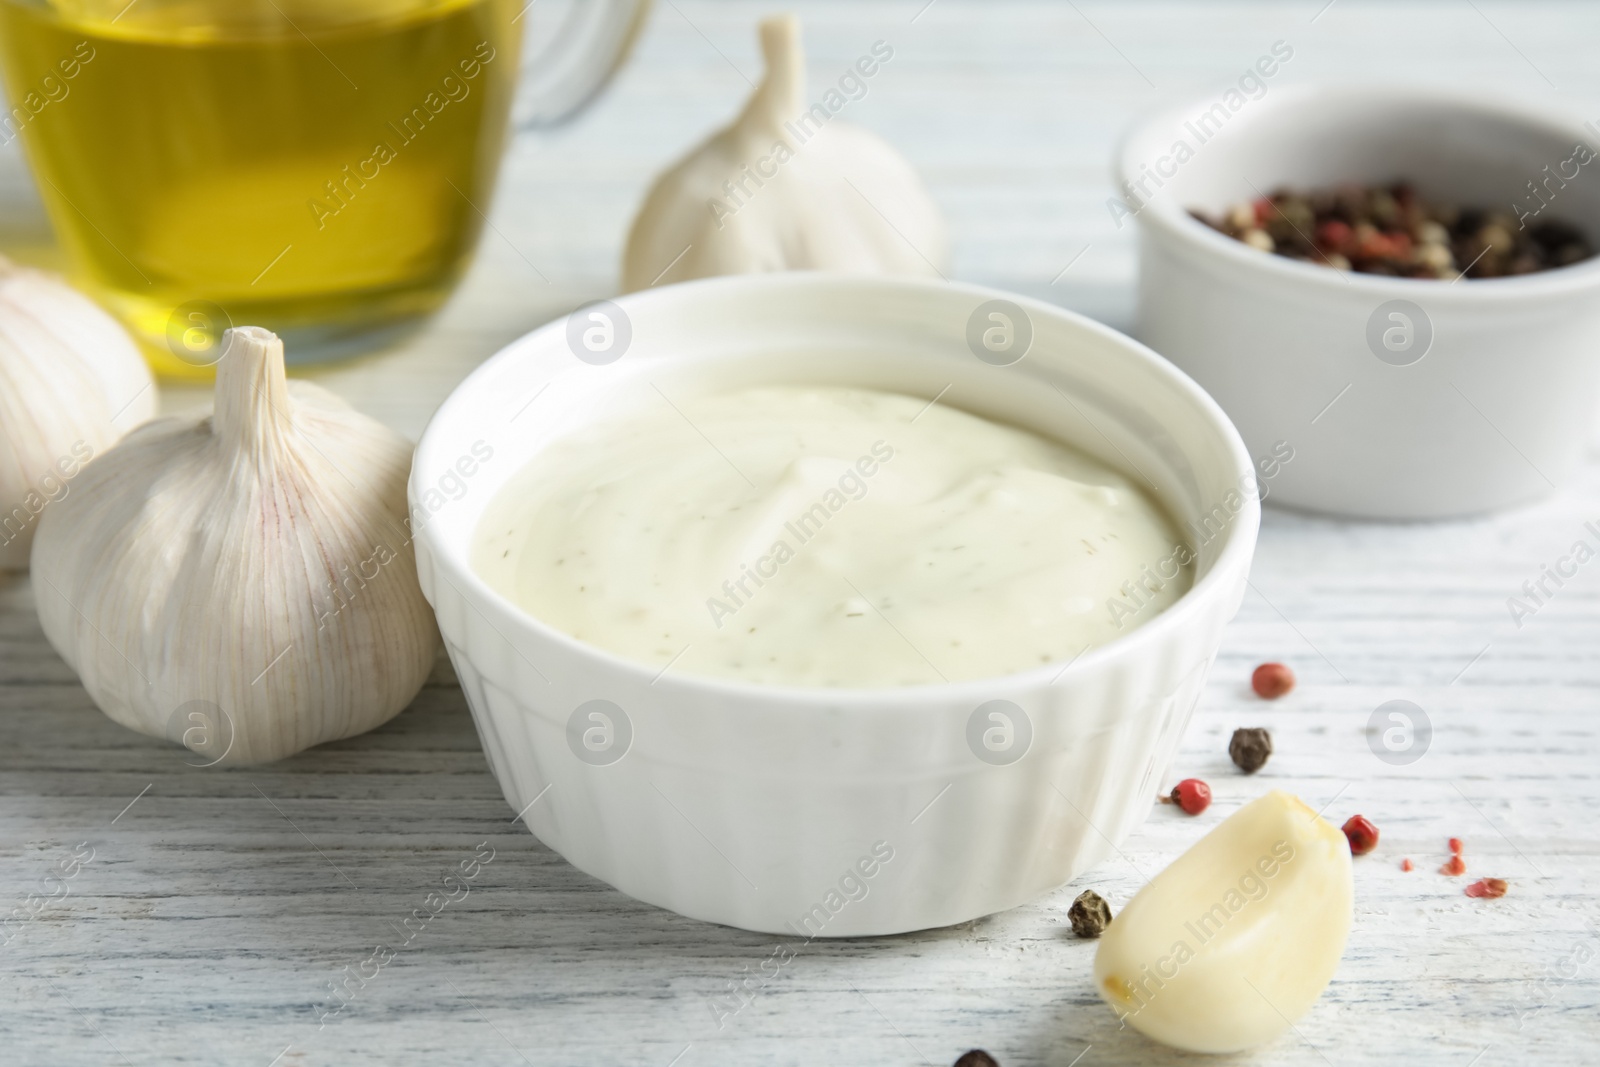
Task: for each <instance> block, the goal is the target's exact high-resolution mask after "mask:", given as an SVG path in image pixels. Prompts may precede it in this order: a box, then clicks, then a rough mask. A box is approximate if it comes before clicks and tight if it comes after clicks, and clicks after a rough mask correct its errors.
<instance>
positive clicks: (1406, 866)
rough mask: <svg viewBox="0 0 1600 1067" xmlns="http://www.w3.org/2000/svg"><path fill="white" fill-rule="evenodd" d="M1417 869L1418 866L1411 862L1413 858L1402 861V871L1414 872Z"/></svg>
mask: <svg viewBox="0 0 1600 1067" xmlns="http://www.w3.org/2000/svg"><path fill="white" fill-rule="evenodd" d="M1416 868H1417V865H1416V864H1415V863H1412V862H1411V858H1410V857H1409V856H1408V857H1407V858H1405V859H1403V860H1401V861H1400V869H1401V870H1402V871H1414V870H1416Z"/></svg>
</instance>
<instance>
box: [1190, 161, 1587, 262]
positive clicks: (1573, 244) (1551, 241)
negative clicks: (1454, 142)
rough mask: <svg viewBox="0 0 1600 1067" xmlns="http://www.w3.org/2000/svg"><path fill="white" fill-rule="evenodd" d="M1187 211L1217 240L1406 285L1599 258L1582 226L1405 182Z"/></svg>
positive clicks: (1289, 193)
mask: <svg viewBox="0 0 1600 1067" xmlns="http://www.w3.org/2000/svg"><path fill="white" fill-rule="evenodd" d="M1189 214H1191V215H1193V216H1194V217H1195V218H1197V219H1199V220H1200V221H1201V222H1203V223H1205V224H1206V225H1207V226H1210V227H1211V228H1212V229H1214V230H1216V231H1217V232H1218V233H1224V234H1227V235H1228V236H1229V237H1233V238H1236V239H1238V240H1240V241H1243V242H1244V243H1245V244H1247V245H1249V246H1250V247H1252V248H1255V249H1258V250H1260V251H1262V252H1272V253H1275V254H1277V255H1280V256H1284V257H1285V258H1288V259H1298V260H1304V261H1305V262H1307V263H1313V264H1317V263H1320V264H1322V265H1323V266H1327V267H1332V268H1333V269H1335V270H1354V271H1357V272H1359V273H1361V274H1384V275H1388V276H1390V277H1398V278H1433V279H1442V280H1444V281H1457V280H1460V279H1462V278H1468V279H1471V278H1505V277H1511V276H1515V275H1519V274H1536V273H1538V272H1539V271H1544V270H1554V269H1556V268H1558V267H1570V266H1572V265H1573V264H1574V263H1581V262H1583V261H1584V260H1586V259H1588V258H1590V257H1591V256H1593V255H1594V246H1593V244H1592V243H1591V241H1590V240H1589V237H1588V235H1587V234H1585V233H1584V232H1583V231H1582V230H1581V229H1579V228H1578V227H1577V226H1574V225H1573V224H1572V223H1570V222H1566V221H1563V220H1562V219H1559V218H1549V219H1539V220H1535V221H1533V222H1532V224H1531V225H1530V224H1529V221H1528V220H1527V219H1526V217H1525V218H1524V219H1523V221H1520V222H1519V221H1517V220H1516V219H1513V218H1512V216H1511V215H1509V214H1506V213H1505V212H1502V211H1494V210H1488V209H1485V208H1482V207H1470V206H1469V207H1463V206H1461V205H1459V204H1451V203H1439V202H1433V201H1429V200H1427V199H1424V198H1423V197H1422V196H1421V195H1420V194H1419V193H1418V192H1417V189H1416V186H1414V185H1412V184H1411V183H1410V182H1406V181H1396V182H1387V183H1385V184H1382V185H1374V186H1366V185H1361V184H1358V183H1355V182H1351V183H1348V184H1345V185H1341V186H1339V187H1337V188H1333V189H1319V190H1314V191H1311V192H1304V193H1302V192H1297V191H1295V190H1290V189H1279V190H1277V191H1276V192H1273V193H1270V194H1268V195H1267V196H1263V197H1257V198H1256V199H1255V200H1254V201H1244V200H1241V201H1239V202H1238V203H1236V204H1231V205H1229V207H1228V209H1227V210H1226V211H1224V212H1222V213H1221V214H1220V215H1217V216H1211V215H1208V214H1206V213H1205V212H1204V211H1200V210H1198V209H1191V210H1190V212H1189Z"/></svg>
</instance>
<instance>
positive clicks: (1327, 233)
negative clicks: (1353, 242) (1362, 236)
mask: <svg viewBox="0 0 1600 1067" xmlns="http://www.w3.org/2000/svg"><path fill="white" fill-rule="evenodd" d="M1350 236H1351V230H1350V224H1349V223H1348V222H1345V221H1343V220H1341V219H1328V220H1326V221H1324V222H1319V223H1317V244H1318V245H1320V246H1321V247H1322V250H1323V251H1325V252H1345V251H1348V249H1349V247H1350Z"/></svg>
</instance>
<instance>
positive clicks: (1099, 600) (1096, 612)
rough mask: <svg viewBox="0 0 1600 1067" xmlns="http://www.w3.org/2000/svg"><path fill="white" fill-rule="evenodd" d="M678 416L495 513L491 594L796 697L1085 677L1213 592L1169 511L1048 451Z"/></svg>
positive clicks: (897, 407)
mask: <svg viewBox="0 0 1600 1067" xmlns="http://www.w3.org/2000/svg"><path fill="white" fill-rule="evenodd" d="M673 403H674V404H675V405H676V410H675V409H674V407H673V406H672V405H669V404H668V403H666V402H665V401H663V402H661V403H660V404H659V405H658V410H657V409H646V410H644V411H643V412H641V413H638V414H634V415H631V416H630V417H628V418H626V419H619V420H613V421H608V422H600V423H596V424H594V425H592V426H590V427H588V428H586V429H584V430H583V431H581V432H579V433H578V434H575V435H573V436H570V437H567V438H564V439H562V440H559V441H557V442H555V443H554V444H553V445H551V446H549V447H548V448H546V449H544V450H543V451H541V452H539V453H538V454H537V455H536V456H535V458H534V459H533V461H532V462H531V463H530V464H529V465H528V466H527V467H526V468H525V469H524V470H522V471H520V472H518V473H517V474H516V475H515V476H514V477H513V478H512V479H511V481H510V482H508V483H507V485H506V486H505V487H504V488H503V489H502V490H501V491H500V492H499V493H498V494H497V495H496V496H495V498H494V499H493V500H492V501H491V502H490V504H489V506H488V507H487V509H486V510H485V512H484V516H483V518H482V520H481V521H480V524H479V526H478V529H477V531H476V536H475V543H474V545H473V566H474V569H476V571H477V572H478V574H479V575H480V576H481V577H482V578H483V579H484V580H485V581H486V582H487V583H488V584H489V585H490V586H491V587H492V588H494V589H495V590H497V591H498V592H500V593H501V594H502V595H504V596H506V597H507V598H509V599H510V600H512V601H513V602H515V603H516V604H517V605H519V606H520V607H522V608H523V609H524V610H526V611H527V612H529V613H530V614H532V615H534V616H535V617H537V618H539V619H541V620H543V621H544V622H546V623H548V624H549V625H551V626H553V627H555V628H557V629H559V630H563V631H565V632H567V633H569V634H571V635H572V636H574V637H577V638H579V639H581V640H583V641H587V642H589V643H591V644H594V645H598V646H600V647H601V648H604V649H608V650H610V651H612V652H614V653H616V654H618V655H620V656H625V657H628V658H630V659H633V660H637V661H639V662H641V663H645V664H649V665H651V666H653V667H656V668H662V667H666V666H667V665H668V664H669V663H670V664H671V666H670V669H671V670H672V671H675V672H677V671H681V672H684V673H690V674H700V675H714V676H717V677H722V678H732V679H738V680H741V681H747V682H759V683H768V684H775V685H795V686H897V685H918V684H926V683H937V682H941V681H960V680H965V679H973V678H984V677H992V676H996V675H1002V674H1009V673H1012V672H1015V671H1020V670H1024V669H1027V668H1030V667H1037V666H1039V665H1040V664H1045V663H1056V662H1060V663H1065V662H1067V661H1069V660H1071V659H1072V658H1073V657H1075V656H1077V655H1078V654H1080V653H1081V652H1082V651H1083V650H1085V649H1086V648H1089V647H1093V646H1095V645H1098V644H1102V643H1104V642H1106V641H1108V640H1110V639H1112V638H1114V637H1117V636H1119V635H1121V634H1124V633H1127V632H1129V631H1131V630H1132V629H1133V628H1135V627H1136V626H1138V625H1139V624H1141V623H1143V622H1145V621H1148V620H1149V619H1150V618H1151V617H1152V616H1154V615H1155V614H1156V613H1157V612H1159V611H1160V610H1161V609H1162V608H1165V607H1166V606H1167V605H1169V604H1171V603H1172V602H1173V601H1174V600H1176V599H1177V598H1178V597H1179V596H1180V595H1182V593H1183V592H1184V591H1185V590H1186V589H1187V588H1188V587H1189V584H1190V582H1191V567H1192V563H1190V562H1189V560H1188V552H1187V549H1183V550H1182V551H1180V552H1179V553H1178V555H1177V557H1176V560H1175V558H1174V547H1175V546H1177V545H1179V541H1178V540H1177V537H1176V531H1175V529H1174V527H1173V525H1172V523H1171V521H1170V520H1169V519H1168V518H1167V517H1166V515H1165V514H1164V513H1163V512H1162V511H1161V510H1160V508H1159V507H1157V506H1156V504H1155V503H1154V502H1153V501H1152V500H1151V499H1150V497H1149V496H1147V495H1146V494H1145V493H1144V492H1143V491H1141V490H1140V489H1139V488H1138V487H1137V486H1135V485H1133V484H1132V483H1131V482H1130V481H1129V480H1128V479H1127V478H1125V477H1123V476H1122V475H1121V474H1119V473H1117V472H1116V471H1114V470H1112V469H1110V468H1109V467H1107V466H1105V465H1104V464H1102V463H1100V462H1099V461H1098V460H1095V459H1093V458H1091V457H1090V456H1088V455H1086V454H1084V453H1082V452H1079V451H1077V450H1075V449H1072V448H1069V447H1066V446H1064V445H1061V444H1058V443H1056V442H1054V441H1050V440H1047V439H1045V438H1043V437H1040V436H1038V435H1036V434H1033V433H1029V432H1027V431H1024V430H1020V429H1017V428H1015V427H1011V426H1005V425H1001V424H999V423H995V422H991V421H989V420H987V419H983V418H979V417H977V416H974V415H969V414H966V413H965V412H962V411H958V410H955V409H953V408H950V407H947V406H945V404H944V403H937V404H934V405H932V406H931V407H930V406H929V403H928V400H927V399H923V398H916V397H909V396H900V395H895V394H891V393H879V392H871V391H867V390H860V389H844V388H831V387H813V386H775V387H763V388H756V389H745V390H740V391H737V392H729V393H722V394H715V395H709V396H701V397H696V398H674V401H673ZM1163 561H1166V566H1165V567H1164V568H1163V569H1164V570H1165V571H1166V576H1164V577H1157V576H1156V573H1155V568H1156V567H1157V566H1158V564H1161V563H1162V562H1163ZM1180 562H1181V563H1182V564H1184V565H1183V566H1178V565H1177V563H1180ZM1174 572H1175V573H1174ZM1129 590H1132V593H1131V594H1130V593H1129Z"/></svg>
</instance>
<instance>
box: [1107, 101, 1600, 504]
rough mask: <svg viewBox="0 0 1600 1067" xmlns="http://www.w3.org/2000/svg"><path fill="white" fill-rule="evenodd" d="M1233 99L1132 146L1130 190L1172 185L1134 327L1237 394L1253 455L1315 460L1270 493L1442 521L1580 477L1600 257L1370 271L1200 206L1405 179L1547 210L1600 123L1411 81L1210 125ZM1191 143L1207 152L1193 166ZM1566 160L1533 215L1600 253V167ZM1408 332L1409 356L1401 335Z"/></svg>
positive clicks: (1230, 406)
mask: <svg viewBox="0 0 1600 1067" xmlns="http://www.w3.org/2000/svg"><path fill="white" fill-rule="evenodd" d="M1216 102H1217V101H1216V100H1207V101H1204V102H1202V103H1195V104H1190V105H1187V106H1185V107H1180V108H1176V109H1174V110H1172V111H1169V112H1166V113H1164V114H1162V115H1159V116H1157V117H1155V118H1153V119H1150V120H1149V121H1147V122H1144V123H1143V124H1141V125H1140V126H1138V127H1137V128H1136V129H1135V130H1134V131H1133V132H1132V133H1131V134H1130V135H1129V136H1128V137H1127V138H1126V139H1125V140H1124V142H1123V144H1122V146H1121V147H1120V149H1119V150H1118V153H1117V175H1116V177H1117V181H1118V184H1119V185H1121V183H1122V182H1123V181H1135V180H1138V179H1140V178H1144V181H1145V186H1144V188H1145V189H1146V190H1147V191H1149V192H1151V193H1152V195H1151V196H1150V197H1149V198H1148V199H1147V200H1144V201H1143V206H1142V208H1141V209H1140V210H1139V211H1138V213H1137V219H1138V223H1139V233H1140V242H1139V249H1140V264H1139V310H1138V317H1137V323H1136V326H1135V328H1134V333H1135V335H1136V336H1138V337H1139V339H1140V340H1142V341H1144V342H1145V343H1146V344H1148V345H1150V346H1151V347H1152V348H1154V349H1155V350H1156V351H1158V352H1160V353H1161V354H1162V355H1164V356H1166V357H1167V358H1169V359H1171V360H1172V361H1173V362H1174V363H1176V364H1177V365H1178V366H1179V367H1181V368H1183V369H1184V370H1185V371H1187V372H1188V373H1189V374H1190V375H1192V376H1193V377H1194V379H1195V380H1196V381H1197V382H1199V383H1200V384H1201V385H1202V386H1204V387H1205V388H1206V390H1207V391H1209V392H1210V393H1211V395H1212V396H1214V397H1215V398H1216V400H1217V402H1218V403H1219V404H1221V405H1222V407H1223V409H1224V410H1225V411H1227V413H1228V414H1229V415H1230V416H1231V417H1232V418H1233V420H1234V422H1235V423H1236V424H1237V425H1238V427H1239V431H1240V433H1241V434H1242V435H1243V436H1244V440H1245V443H1246V445H1248V446H1249V449H1250V452H1251V454H1252V455H1253V456H1256V457H1257V458H1258V459H1259V458H1262V457H1264V456H1266V455H1267V454H1269V453H1270V452H1271V451H1272V450H1273V448H1274V446H1278V447H1279V450H1280V452H1284V451H1287V450H1292V451H1293V456H1294V458H1293V460H1292V462H1290V463H1288V464H1287V465H1285V466H1284V467H1283V469H1282V471H1281V472H1280V473H1279V475H1278V476H1277V477H1276V478H1274V480H1273V481H1272V484H1271V497H1270V499H1272V500H1275V501H1277V502H1280V503H1283V504H1288V505H1291V506H1296V507H1301V508H1307V509H1312V510H1318V511H1327V512H1333V513H1338V514H1344V515H1352V516H1362V517H1371V518H1393V519H1416V518H1439V517H1446V516H1454V515H1462V514H1468V513H1473V512H1481V511H1487V510H1491V509H1496V508H1502V507H1506V506H1509V505H1513V504H1518V503H1522V502H1525V501H1530V500H1533V499H1535V498H1537V497H1540V496H1542V495H1544V494H1546V493H1548V492H1550V491H1551V490H1552V489H1553V488H1554V487H1556V486H1557V485H1559V484H1560V483H1561V482H1562V480H1563V479H1564V478H1565V477H1566V476H1567V475H1568V474H1569V473H1570V472H1571V471H1572V470H1573V468H1574V466H1575V465H1576V463H1577V462H1578V459H1579V455H1580V452H1581V450H1582V448H1583V446H1584V443H1585V441H1586V440H1587V434H1588V426H1589V420H1590V418H1591V417H1592V415H1593V412H1594V409H1595V400H1596V392H1597V388H1600V359H1597V352H1596V348H1597V346H1600V260H1588V261H1586V262H1584V263H1581V264H1579V265H1576V266H1572V267H1567V268H1563V269H1559V270H1553V271H1547V272H1544V273H1540V274H1533V275H1524V276H1521V277H1513V278H1499V279H1486V280H1461V281H1459V282H1444V281H1431V280H1418V279H1408V278H1388V277H1381V276H1375V275H1367V274H1354V273H1349V272H1344V271H1336V270H1333V269H1331V268H1328V267H1325V266H1322V265H1320V264H1309V263H1302V262H1297V261H1293V260H1289V259H1286V258H1284V257H1281V256H1275V255H1269V254H1266V253H1262V252H1258V251H1256V250H1255V249H1253V248H1249V247H1247V246H1245V245H1243V244H1242V243H1240V242H1238V241H1235V240H1232V239H1231V238H1228V237H1225V236H1223V235H1222V234H1219V233H1216V232H1215V231H1213V230H1211V229H1209V228H1208V227H1206V226H1205V225H1203V224H1202V223H1200V222H1197V221H1196V220H1194V219H1193V218H1190V217H1189V216H1188V214H1187V210H1188V209H1189V208H1201V209H1204V210H1206V211H1208V212H1217V211H1219V210H1220V209H1222V208H1224V207H1225V206H1226V205H1228V204H1230V203H1235V202H1238V201H1241V200H1253V199H1255V198H1256V197H1257V196H1258V195H1264V194H1267V193H1270V192H1271V191H1273V190H1274V189H1276V188H1278V187H1279V186H1285V185H1287V186H1290V187H1293V188H1298V189H1311V188H1321V187H1326V186H1329V185H1333V184H1335V183H1337V182H1340V181H1357V182H1388V181H1393V180H1396V179H1401V178H1405V179H1410V180H1411V181H1413V182H1414V183H1415V184H1416V185H1417V187H1418V189H1419V190H1420V191H1421V192H1422V194H1423V195H1424V196H1428V197H1437V198H1441V199H1445V200H1451V201H1454V202H1455V203H1458V204H1462V205H1472V206H1479V207H1485V208H1490V209H1498V210H1500V211H1504V212H1507V213H1508V214H1509V213H1512V208H1513V205H1516V204H1524V205H1526V206H1528V207H1534V206H1537V205H1538V203H1539V201H1538V200H1535V199H1534V198H1533V197H1532V194H1531V192H1530V187H1529V184H1528V183H1529V182H1536V181H1541V180H1544V179H1545V178H1546V177H1547V175H1546V173H1545V172H1544V171H1543V168H1544V167H1545V166H1547V165H1548V166H1550V167H1551V168H1552V170H1553V171H1554V170H1556V168H1558V167H1559V166H1560V165H1561V164H1562V163H1563V162H1564V161H1568V160H1569V159H1572V158H1573V149H1574V147H1575V146H1576V145H1578V144H1585V145H1587V146H1589V147H1591V148H1592V149H1594V150H1596V151H1600V131H1597V130H1595V129H1593V128H1592V127H1591V128H1585V126H1584V124H1583V123H1582V121H1581V120H1579V119H1577V118H1571V119H1569V118H1564V117H1562V115H1561V114H1560V113H1559V112H1557V111H1553V110H1551V109H1550V108H1549V107H1547V106H1543V105H1535V104H1529V103H1516V102H1511V101H1507V100H1506V99H1504V98H1503V96H1499V95H1496V96H1492V97H1491V96H1488V95H1478V94H1473V93H1461V92H1447V91H1443V90H1434V89H1420V88H1405V87H1398V86H1378V87H1372V86H1364V87H1354V86H1352V87H1338V88H1335V87H1319V86H1298V87H1286V88H1279V89H1271V90H1270V91H1268V92H1267V93H1266V94H1265V95H1264V96H1262V97H1261V98H1260V99H1256V100H1247V101H1245V103H1244V104H1243V106H1242V107H1240V108H1239V109H1238V110H1237V112H1228V110H1227V108H1226V107H1225V106H1222V105H1219V106H1222V114H1223V116H1225V117H1224V118H1218V117H1215V116H1214V117H1212V118H1211V119H1210V120H1209V121H1208V123H1207V125H1206V126H1205V127H1204V128H1201V127H1199V126H1198V125H1197V121H1198V119H1199V117H1200V116H1201V115H1202V113H1203V112H1205V110H1206V108H1207V107H1209V106H1210V105H1212V104H1214V103H1216ZM1197 131H1198V132H1197ZM1208 132H1209V133H1210V136H1209V138H1208V139H1207V140H1206V141H1205V143H1203V144H1201V143H1199V136H1200V135H1202V134H1206V133H1208ZM1180 140H1182V141H1184V142H1185V143H1186V144H1187V145H1188V146H1189V147H1190V149H1191V150H1192V152H1193V155H1192V158H1188V159H1187V160H1185V161H1184V162H1182V163H1181V164H1180V163H1178V162H1177V155H1178V154H1181V153H1175V152H1174V149H1175V148H1176V145H1177V142H1178V141H1180ZM1152 169H1154V170H1158V171H1159V173H1158V175H1157V179H1152V178H1149V177H1147V174H1148V171H1149V170H1152ZM1566 169H1567V170H1568V172H1569V173H1572V172H1574V171H1575V172H1576V175H1577V176H1576V177H1575V178H1574V179H1572V180H1568V181H1566V182H1565V187H1561V186H1559V185H1557V184H1556V182H1552V183H1551V185H1550V186H1549V188H1550V190H1551V194H1552V195H1551V197H1550V203H1549V206H1548V207H1546V208H1545V209H1544V211H1543V214H1541V215H1539V216H1537V217H1536V218H1534V219H1531V220H1530V223H1531V222H1535V221H1542V220H1544V219H1549V218H1560V219H1563V220H1565V221H1567V222H1571V223H1576V224H1578V225H1579V226H1581V227H1583V228H1584V229H1585V230H1586V231H1587V233H1588V235H1589V238H1590V240H1591V241H1594V242H1596V243H1597V245H1600V173H1594V172H1596V171H1600V159H1596V160H1594V161H1592V162H1589V163H1588V164H1587V165H1580V164H1576V163H1570V164H1568V166H1567V168H1566ZM1158 179H1159V180H1160V181H1161V182H1162V186H1161V187H1157V186H1156V185H1155V181H1156V180H1158ZM1557 179H1558V180H1559V174H1558V175H1557ZM1136 192H1137V191H1136ZM1136 203H1138V201H1133V202H1130V206H1133V205H1134V204H1136ZM1121 221H1123V222H1126V220H1121ZM1391 301H1407V302H1409V303H1410V304H1411V305H1414V307H1415V308H1420V309H1421V312H1420V314H1418V313H1417V312H1416V311H1415V310H1413V309H1408V308H1406V307H1404V306H1401V307H1398V308H1396V307H1387V308H1386V307H1384V305H1387V304H1389V302H1391ZM1396 312H1398V313H1399V314H1401V315H1402V316H1404V318H1403V319H1393V318H1391V317H1390V316H1391V315H1392V314H1394V313H1396ZM1374 322H1377V323H1378V328H1377V330H1376V331H1375V332H1374V333H1373V335H1372V336H1373V337H1374V338H1375V339H1376V340H1375V341H1374V342H1372V343H1369V324H1371V323H1374ZM1408 322H1409V323H1410V326H1409V327H1408V325H1407V323H1408ZM1391 328H1392V329H1394V330H1395V331H1396V332H1394V333H1391V334H1390V335H1389V336H1390V346H1393V347H1392V350H1391V348H1390V347H1389V346H1385V345H1384V344H1383V342H1382V336H1383V333H1384V331H1385V330H1387V329H1391ZM1408 329H1410V331H1411V332H1410V333H1409V336H1408V332H1407V331H1408ZM1429 332H1431V334H1432V341H1431V346H1430V345H1429V344H1428V343H1427V340H1426V334H1427V333H1429ZM1380 351H1381V352H1382V356H1381V358H1380V354H1379V353H1380ZM1279 442H1283V444H1282V445H1278V443H1279Z"/></svg>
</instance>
